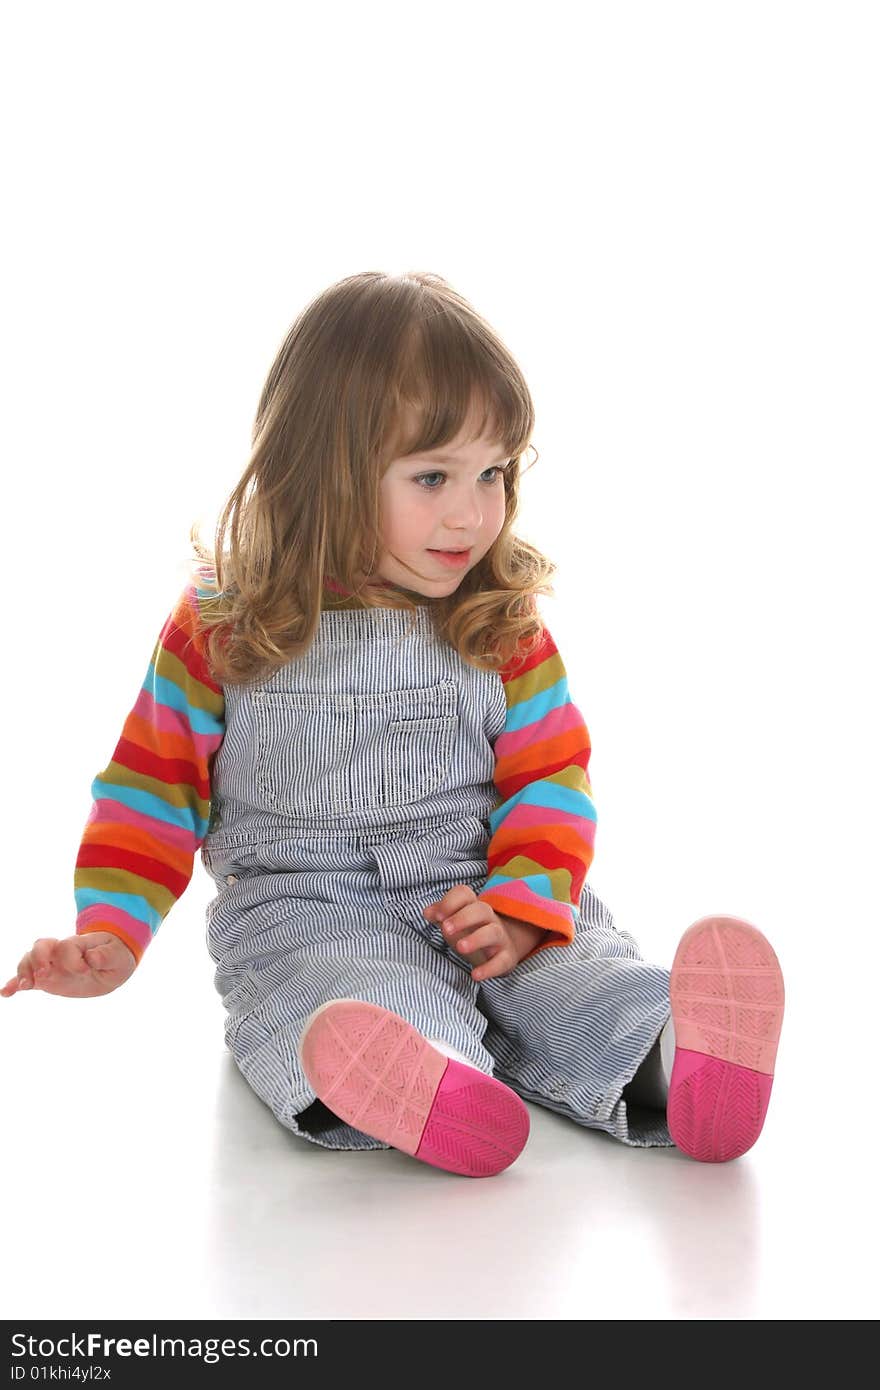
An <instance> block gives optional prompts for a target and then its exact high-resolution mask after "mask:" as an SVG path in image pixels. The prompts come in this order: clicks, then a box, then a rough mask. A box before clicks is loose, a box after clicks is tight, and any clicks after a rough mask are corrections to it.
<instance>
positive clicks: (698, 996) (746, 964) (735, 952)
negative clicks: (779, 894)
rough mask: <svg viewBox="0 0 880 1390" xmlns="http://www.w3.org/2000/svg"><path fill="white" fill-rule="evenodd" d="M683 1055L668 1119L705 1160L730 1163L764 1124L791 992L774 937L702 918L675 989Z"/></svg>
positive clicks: (678, 956) (678, 1057) (687, 1148)
mask: <svg viewBox="0 0 880 1390" xmlns="http://www.w3.org/2000/svg"><path fill="white" fill-rule="evenodd" d="M669 997H670V1001H671V1004H672V1026H673V1029H674V1030H675V1058H674V1062H673V1067H672V1076H671V1077H670V1081H669V1100H668V1102H667V1106H666V1118H667V1123H668V1125H669V1133H670V1135H671V1137H672V1141H673V1143H674V1144H676V1145H677V1147H678V1148H679V1149H681V1150H683V1152H684V1153H686V1154H690V1156H691V1158H696V1159H698V1160H699V1161H700V1162H701V1163H726V1162H727V1161H728V1160H729V1159H732V1158H739V1156H740V1154H744V1153H745V1152H746V1150H747V1149H750V1148H751V1147H752V1145H753V1144H754V1142H755V1140H756V1139H757V1138H758V1135H759V1134H760V1133H761V1130H762V1128H763V1125H764V1118H765V1116H766V1114H767V1106H768V1105H769V1103H770V1090H771V1087H772V1085H773V1068H774V1065H775V1062H776V1050H777V1047H778V1046H779V1034H780V1030H781V1028H782V1015H783V1012H784V1008H785V987H784V984H783V980H782V970H781V969H780V966H779V961H778V960H777V959H776V953H775V951H774V950H773V947H772V946H771V945H770V943H769V941H768V940H767V939H766V937H764V936H762V934H761V932H759V931H758V929H757V927H754V926H752V925H751V923H750V922H743V921H741V920H740V918H738V917H703V918H701V920H700V921H699V922H695V923H694V925H693V926H692V927H689V928H688V930H687V931H686V932H685V934H684V936H683V937H682V938H681V941H680V942H679V943H678V950H677V951H676V953H675V960H674V961H673V963H672V971H671V976H670V982H669Z"/></svg>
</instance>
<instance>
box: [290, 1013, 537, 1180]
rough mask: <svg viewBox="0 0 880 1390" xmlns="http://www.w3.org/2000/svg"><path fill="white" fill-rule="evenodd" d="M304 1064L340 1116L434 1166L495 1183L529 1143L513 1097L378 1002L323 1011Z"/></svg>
mask: <svg viewBox="0 0 880 1390" xmlns="http://www.w3.org/2000/svg"><path fill="white" fill-rule="evenodd" d="M300 1060H301V1061H302V1066H303V1070H304V1072H305V1074H306V1076H307V1077H308V1079H309V1083H310V1084H311V1086H313V1087H314V1090H315V1094H316V1095H317V1096H318V1097H319V1098H320V1099H321V1100H322V1101H323V1102H324V1104H325V1105H326V1106H327V1107H328V1108H329V1109H330V1110H332V1111H333V1113H334V1115H338V1116H339V1118H340V1119H341V1120H344V1121H345V1122H346V1124H349V1125H351V1126H352V1127H353V1128H354V1129H359V1130H360V1131H361V1132H362V1133H363V1134H369V1135H372V1137H373V1138H374V1139H380V1140H381V1141H382V1143H384V1144H390V1145H392V1147H393V1148H395V1149H402V1150H403V1152H404V1153H408V1154H411V1155H412V1156H413V1157H414V1158H418V1159H421V1161H422V1162H423V1163H430V1164H431V1165H432V1166H433V1167H435V1168H445V1169H446V1170H447V1171H448V1172H450V1173H462V1174H464V1175H465V1176H466V1177H470V1178H486V1177H491V1176H492V1174H494V1173H500V1172H501V1171H502V1169H504V1168H507V1167H509V1166H510V1164H511V1163H513V1161H514V1159H515V1158H517V1157H518V1155H519V1154H520V1152H521V1151H522V1149H523V1147H524V1146H525V1142H526V1140H527V1138H528V1135H529V1112H528V1110H527V1109H526V1107H525V1105H524V1104H523V1102H522V1101H521V1100H520V1098H519V1096H518V1095H516V1094H515V1092H514V1091H511V1090H510V1088H509V1087H508V1086H505V1085H503V1084H502V1082H500V1081H496V1080H495V1078H494V1077H491V1076H486V1075H485V1074H484V1073H483V1072H481V1071H478V1070H477V1068H476V1067H469V1066H465V1065H464V1064H463V1063H462V1062H457V1061H455V1059H454V1058H451V1057H446V1056H444V1055H443V1053H442V1052H438V1051H437V1049H436V1048H435V1047H432V1046H431V1044H430V1043H429V1042H428V1041H427V1040H426V1039H425V1038H423V1037H422V1035H421V1033H419V1032H418V1030H417V1029H415V1028H413V1027H412V1026H411V1025H410V1024H409V1023H407V1022H405V1020H404V1019H402V1018H398V1016H397V1014H393V1013H391V1012H390V1011H389V1010H388V1009H382V1008H379V1007H378V1006H377V1005H375V1004H365V1003H362V1002H361V1001H360V1000H355V999H340V1000H334V1001H333V1003H331V1004H326V1005H324V1007H323V1008H321V1009H319V1010H318V1012H317V1013H316V1014H315V1015H313V1016H312V1018H311V1020H310V1021H309V1023H308V1024H307V1026H306V1029H305V1032H304V1033H303V1037H302V1041H301V1043H300Z"/></svg>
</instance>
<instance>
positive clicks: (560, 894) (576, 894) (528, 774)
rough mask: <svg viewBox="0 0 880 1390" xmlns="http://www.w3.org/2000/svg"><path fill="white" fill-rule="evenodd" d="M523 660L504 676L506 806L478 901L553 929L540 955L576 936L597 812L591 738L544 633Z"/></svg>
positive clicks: (499, 814) (498, 758) (499, 753)
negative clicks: (590, 770) (592, 784)
mask: <svg viewBox="0 0 880 1390" xmlns="http://www.w3.org/2000/svg"><path fill="white" fill-rule="evenodd" d="M519 661H520V664H519V665H518V666H516V665H515V664H514V662H511V663H509V664H508V666H507V667H505V668H502V670H501V671H500V672H499V674H500V676H501V679H502V681H503V683H504V693H505V695H506V697H507V715H506V718H505V723H504V728H503V730H502V732H501V733H500V734H499V736H498V738H497V740H496V742H495V746H494V752H495V770H494V780H495V785H496V786H497V788H498V791H499V793H500V798H501V799H500V801H499V803H498V805H497V806H496V808H495V810H494V812H493V813H492V814H491V816H490V817H489V824H490V829H491V832H492V834H491V838H490V841H489V846H488V850H487V858H488V868H489V876H488V878H487V880H486V883H485V885H484V887H483V890H482V892H481V893H480V894H479V897H480V898H482V899H485V901H486V902H488V903H489V904H490V905H491V906H492V907H493V908H494V909H495V911H496V912H498V913H500V914H502V915H503V916H505V917H513V918H516V919H518V920H519V921H522V922H530V923H531V924H532V925H533V926H536V927H544V928H545V929H546V932H547V936H546V939H545V940H543V941H541V942H540V943H539V944H538V946H536V947H535V949H534V950H533V951H531V952H530V953H529V954H530V955H534V954H535V952H536V951H542V950H545V949H546V948H547V947H548V946H565V945H567V944H568V943H569V942H570V941H572V940H573V938H574V930H575V927H574V924H575V920H576V917H577V914H578V905H579V903H580V895H581V891H582V889H583V885H584V879H585V878H586V876H587V870H588V869H589V867H590V864H591V862H592V859H593V844H594V840H595V835H596V808H595V805H594V804H593V795H592V788H591V787H590V783H589V781H588V777H587V772H588V767H589V761H590V735H589V733H588V731H587V726H586V724H585V723H584V720H583V717H582V716H581V713H580V711H579V710H578V709H577V707H576V706H575V705H574V704H573V703H572V701H571V697H570V695H569V690H568V678H567V676H566V672H565V667H564V665H563V663H562V658H561V656H560V655H559V652H558V650H557V647H556V643H555V642H554V641H553V638H552V637H551V635H550V633H549V632H548V631H547V628H546V627H544V631H543V636H542V640H541V643H540V645H539V646H538V647H537V649H536V650H535V652H533V654H532V655H531V656H530V657H529V658H528V659H527V660H526V661H525V662H524V663H523V662H522V660H521V658H519Z"/></svg>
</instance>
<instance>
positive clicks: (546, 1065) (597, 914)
mask: <svg viewBox="0 0 880 1390" xmlns="http://www.w3.org/2000/svg"><path fill="white" fill-rule="evenodd" d="M478 1003H479V1007H480V1009H481V1010H482V1012H483V1013H484V1014H485V1015H486V1017H487V1019H488V1020H489V1022H488V1027H487V1029H486V1033H485V1035H484V1038H483V1042H484V1044H485V1046H486V1047H487V1048H488V1050H489V1052H490V1053H491V1054H492V1056H493V1057H494V1058H495V1063H496V1066H495V1075H496V1076H497V1077H498V1079H499V1080H501V1081H503V1082H505V1083H506V1085H508V1086H510V1087H511V1088H512V1089H513V1090H515V1091H516V1092H517V1094H518V1095H520V1096H522V1098H523V1099H524V1100H529V1101H534V1102H536V1103H537V1104H538V1105H543V1106H546V1107H547V1108H548V1109H549V1110H555V1111H556V1112H557V1113H558V1114H560V1115H567V1116H568V1117H569V1118H570V1119H572V1120H574V1121H575V1122H576V1123H577V1124H580V1125H583V1126H585V1127H586V1128H588V1129H601V1130H604V1131H605V1132H606V1133H608V1134H610V1135H612V1136H613V1137H614V1138H616V1139H619V1140H620V1141H621V1142H622V1143H624V1144H629V1145H633V1146H635V1147H654V1146H657V1147H661V1146H662V1147H669V1146H671V1145H672V1139H671V1138H670V1135H669V1129H668V1126H667V1124H666V1116H665V1112H664V1111H660V1110H656V1109H648V1108H646V1107H643V1106H638V1105H635V1104H633V1103H629V1104H628V1103H627V1099H626V1098H625V1097H624V1096H623V1094H622V1093H623V1090H624V1087H625V1086H626V1085H627V1083H628V1082H630V1081H631V1080H632V1078H633V1076H634V1074H635V1072H636V1071H637V1070H638V1068H639V1066H640V1065H641V1063H642V1062H643V1061H644V1060H645V1058H646V1056H647V1054H648V1053H649V1052H650V1050H651V1048H652V1047H653V1046H654V1044H655V1042H656V1041H657V1039H658V1037H659V1035H660V1031H661V1029H662V1028H663V1025H664V1023H665V1022H666V1020H667V1019H668V1018H669V1014H670V1005H669V971H668V970H666V969H664V968H663V967H661V966H657V965H651V964H649V963H648V962H647V961H645V960H643V959H642V957H641V955H640V953H639V949H638V946H637V944H636V942H635V941H634V940H633V938H632V937H631V936H630V935H629V934H628V933H626V932H620V931H618V930H617V929H616V928H615V926H614V923H613V919H612V917H611V913H610V912H609V910H608V908H607V907H606V906H605V904H604V903H603V902H602V901H601V899H599V898H598V897H597V896H596V894H595V893H593V891H592V889H591V888H588V887H586V886H585V889H584V893H583V895H582V898H581V918H580V920H579V921H578V923H577V930H576V933H575V938H574V941H573V942H572V943H571V944H570V945H568V946H559V947H556V946H554V947H550V948H548V949H547V950H544V951H539V952H538V954H537V955H534V956H531V957H530V958H529V959H528V960H525V961H521V962H520V964H519V965H518V966H517V967H516V968H515V969H514V970H513V971H511V973H510V974H509V975H504V976H501V977H500V978H499V979H492V980H486V981H485V982H484V983H483V984H482V985H481V987H480V995H479V999H478Z"/></svg>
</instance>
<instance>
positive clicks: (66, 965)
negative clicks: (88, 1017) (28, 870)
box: [0, 931, 137, 999]
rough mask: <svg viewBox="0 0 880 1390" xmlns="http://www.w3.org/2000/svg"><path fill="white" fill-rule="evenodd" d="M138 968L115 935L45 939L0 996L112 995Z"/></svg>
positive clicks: (23, 960) (86, 934)
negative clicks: (39, 992)
mask: <svg viewBox="0 0 880 1390" xmlns="http://www.w3.org/2000/svg"><path fill="white" fill-rule="evenodd" d="M136 965H137V961H136V960H135V958H134V956H133V955H132V953H131V951H130V950H129V949H128V947H127V946H126V944H125V942H124V941H122V940H120V938H119V937H118V936H114V935H113V933H112V932H108V931H89V932H82V933H80V934H79V935H77V936H67V937H65V938H64V940H63V941H59V940H58V939H57V938H56V937H54V936H41V937H40V939H39V940H38V941H35V942H34V944H33V946H32V947H31V949H30V950H29V951H28V952H27V953H26V954H25V955H23V956H22V958H21V960H20V961H19V963H18V973H17V975H14V976H13V977H12V979H11V980H8V981H7V982H6V984H5V985H4V986H3V988H2V989H0V997H2V998H4V999H8V998H9V997H10V996H11V995H13V994H16V993H18V991H19V990H26V989H42V990H45V992H46V993H47V994H63V995H66V996H67V998H69V999H86V998H88V997H89V996H91V995H95V994H109V993H110V991H111V990H113V989H117V988H118V987H119V985H124V984H125V981H126V980H127V979H128V977H129V975H131V974H132V973H133V972H134V969H135V966H136Z"/></svg>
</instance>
